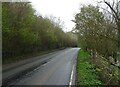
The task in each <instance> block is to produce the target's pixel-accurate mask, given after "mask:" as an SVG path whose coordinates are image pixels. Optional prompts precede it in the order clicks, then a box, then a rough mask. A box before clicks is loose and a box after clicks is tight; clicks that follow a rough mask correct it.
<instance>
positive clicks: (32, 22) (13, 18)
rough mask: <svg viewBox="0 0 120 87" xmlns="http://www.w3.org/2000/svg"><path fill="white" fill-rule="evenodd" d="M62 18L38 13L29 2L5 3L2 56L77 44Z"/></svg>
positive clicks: (3, 4) (13, 55) (4, 57)
mask: <svg viewBox="0 0 120 87" xmlns="http://www.w3.org/2000/svg"><path fill="white" fill-rule="evenodd" d="M62 26H63V25H61V20H60V19H59V18H58V19H57V18H55V17H49V18H48V17H42V16H41V15H39V14H36V11H35V10H34V9H33V8H32V5H31V4H30V3H28V2H19V3H17V2H12V3H9V2H6V3H2V40H3V47H2V48H3V49H2V54H3V60H4V59H6V58H9V57H16V56H20V55H26V54H30V53H35V52H39V51H45V50H51V49H59V48H63V47H64V48H65V47H71V46H76V39H75V38H74V37H72V36H74V35H73V34H72V33H70V32H66V33H65V32H64V31H63V29H62V28H63V27H62Z"/></svg>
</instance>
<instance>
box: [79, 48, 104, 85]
mask: <svg viewBox="0 0 120 87" xmlns="http://www.w3.org/2000/svg"><path fill="white" fill-rule="evenodd" d="M101 84H102V82H101V81H100V80H99V78H98V75H97V74H96V72H95V70H94V66H93V65H92V64H91V63H90V56H89V54H88V53H87V52H85V51H83V50H79V53H78V58H77V86H79V85H87V86H91V85H101Z"/></svg>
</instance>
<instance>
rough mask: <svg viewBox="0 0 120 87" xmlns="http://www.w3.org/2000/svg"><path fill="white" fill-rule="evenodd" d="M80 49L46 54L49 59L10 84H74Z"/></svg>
mask: <svg viewBox="0 0 120 87" xmlns="http://www.w3.org/2000/svg"><path fill="white" fill-rule="evenodd" d="M78 50H79V48H68V49H65V50H62V51H58V52H54V53H51V54H49V55H48V56H44V57H43V58H42V59H45V58H46V57H48V58H47V59H46V60H48V61H46V62H44V64H42V65H40V66H38V67H36V68H34V69H33V70H31V71H29V72H27V73H26V74H24V75H22V76H20V77H19V78H17V79H16V80H14V81H12V82H11V83H10V84H9V85H74V84H75V70H76V69H75V68H76V58H77V53H78ZM53 55H54V56H53ZM51 56H52V58H51ZM49 57H50V58H49ZM40 60H41V59H40ZM37 61H39V60H37ZM33 65H34V64H33ZM24 66H25V65H24ZM7 72H8V71H7ZM4 75H5V74H4ZM6 75H7V74H6Z"/></svg>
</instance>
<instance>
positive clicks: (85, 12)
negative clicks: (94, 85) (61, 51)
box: [73, 0, 120, 85]
mask: <svg viewBox="0 0 120 87" xmlns="http://www.w3.org/2000/svg"><path fill="white" fill-rule="evenodd" d="M103 3H104V4H106V5H107V6H108V8H110V10H108V9H101V8H102V7H98V6H92V5H88V6H83V7H82V8H81V9H80V11H79V12H78V13H77V14H76V15H75V20H73V22H75V24H76V25H75V28H74V30H73V32H74V33H76V34H77V35H78V40H79V41H78V42H79V46H80V47H81V48H82V49H84V50H86V51H87V52H88V53H89V54H90V56H91V57H90V60H91V63H92V64H93V65H94V66H95V70H96V72H97V73H98V75H99V76H100V77H101V80H102V81H103V84H105V85H119V84H120V76H119V71H120V50H119V49H120V43H119V41H120V32H119V31H120V27H119V26H120V16H119V14H120V12H119V7H120V2H119V0H118V2H113V4H111V3H112V2H111V3H109V2H106V1H105V0H104V2H103ZM106 11H107V12H106ZM81 59H82V58H81ZM78 63H80V61H79V62H78ZM79 78H80V77H79ZM81 79H82V78H81Z"/></svg>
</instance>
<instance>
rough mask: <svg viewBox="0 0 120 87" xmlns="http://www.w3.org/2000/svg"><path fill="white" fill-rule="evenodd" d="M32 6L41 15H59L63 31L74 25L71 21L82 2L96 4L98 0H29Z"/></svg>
mask: <svg viewBox="0 0 120 87" xmlns="http://www.w3.org/2000/svg"><path fill="white" fill-rule="evenodd" d="M29 1H30V2H32V5H33V8H35V10H36V11H37V12H38V13H39V14H41V15H42V16H50V15H52V16H54V17H60V19H61V20H62V21H64V23H65V26H66V28H64V31H70V30H71V29H72V28H73V27H74V25H75V24H74V23H73V22H72V21H71V20H73V19H74V15H75V14H76V13H77V12H78V11H79V8H80V6H81V5H82V4H84V5H88V4H93V5H97V3H96V1H100V0H29Z"/></svg>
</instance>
